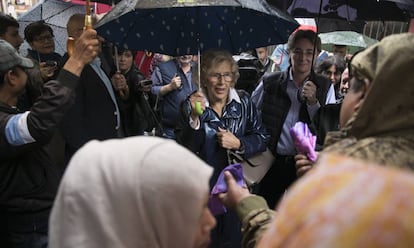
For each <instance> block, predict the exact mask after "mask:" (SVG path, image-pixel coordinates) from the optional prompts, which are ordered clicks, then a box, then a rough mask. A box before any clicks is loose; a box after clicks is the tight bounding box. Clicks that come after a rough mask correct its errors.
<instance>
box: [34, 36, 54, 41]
mask: <svg viewBox="0 0 414 248" xmlns="http://www.w3.org/2000/svg"><path fill="white" fill-rule="evenodd" d="M53 38H54V36H52V35H44V36H38V37H36V38H34V39H33V40H35V41H37V42H45V41H47V40H48V41H50V40H53Z"/></svg>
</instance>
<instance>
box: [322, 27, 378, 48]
mask: <svg viewBox="0 0 414 248" xmlns="http://www.w3.org/2000/svg"><path fill="white" fill-rule="evenodd" d="M319 37H320V38H321V41H322V44H331V45H346V46H350V47H360V48H365V47H368V46H371V45H373V44H375V43H377V42H378V41H377V40H375V39H372V38H370V37H368V36H366V35H363V34H360V33H357V32H353V31H335V32H329V33H321V34H319Z"/></svg>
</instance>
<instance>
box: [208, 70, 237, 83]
mask: <svg viewBox="0 0 414 248" xmlns="http://www.w3.org/2000/svg"><path fill="white" fill-rule="evenodd" d="M208 78H209V79H210V80H211V81H213V82H219V81H221V79H224V81H226V82H231V81H232V80H233V73H232V72H225V73H212V74H209V75H208Z"/></svg>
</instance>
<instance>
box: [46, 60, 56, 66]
mask: <svg viewBox="0 0 414 248" xmlns="http://www.w3.org/2000/svg"><path fill="white" fill-rule="evenodd" d="M46 66H48V67H55V66H57V62H56V61H53V60H48V61H46Z"/></svg>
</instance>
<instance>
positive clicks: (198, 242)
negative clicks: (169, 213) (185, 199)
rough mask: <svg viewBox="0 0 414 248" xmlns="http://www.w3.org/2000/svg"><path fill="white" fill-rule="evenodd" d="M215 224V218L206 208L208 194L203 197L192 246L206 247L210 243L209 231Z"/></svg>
mask: <svg viewBox="0 0 414 248" xmlns="http://www.w3.org/2000/svg"><path fill="white" fill-rule="evenodd" d="M215 226H216V219H215V218H214V216H213V215H212V214H211V212H210V209H209V208H208V194H207V195H206V197H205V200H204V204H203V209H202V211H201V216H200V219H199V221H198V226H197V230H196V237H195V242H194V248H206V247H208V246H209V244H210V232H211V230H212V229H213V228H214V227H215Z"/></svg>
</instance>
